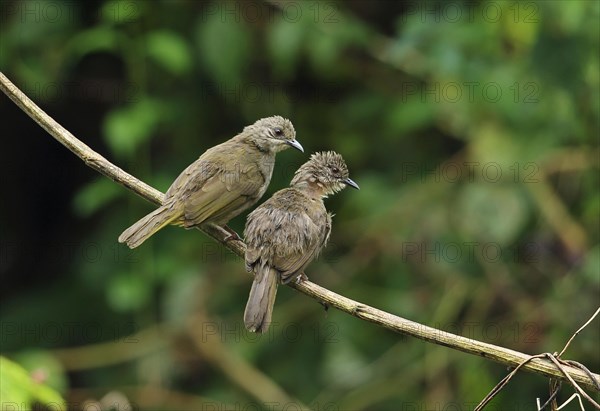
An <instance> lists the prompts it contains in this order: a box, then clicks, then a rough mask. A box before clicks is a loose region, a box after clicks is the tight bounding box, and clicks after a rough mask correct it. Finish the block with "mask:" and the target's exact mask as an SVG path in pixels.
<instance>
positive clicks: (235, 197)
mask: <svg viewBox="0 0 600 411" xmlns="http://www.w3.org/2000/svg"><path fill="white" fill-rule="evenodd" d="M287 147H294V148H296V149H298V150H300V151H302V152H304V149H303V148H302V146H301V145H300V143H299V142H298V141H297V140H296V131H295V130H294V126H293V125H292V123H291V122H290V121H289V120H287V119H285V118H283V117H280V116H273V117H267V118H262V119H260V120H258V121H257V122H256V123H254V124H252V125H250V126H247V127H245V128H244V130H243V131H242V132H241V133H240V134H238V135H237V136H235V137H233V138H232V139H230V140H228V141H226V142H224V143H222V144H219V145H217V146H215V147H212V148H210V149H208V150H207V151H206V152H205V153H204V154H202V155H201V156H200V158H198V160H196V161H194V162H193V163H192V164H191V165H189V166H188V167H187V168H186V169H185V170H183V172H182V173H181V174H180V175H179V177H177V179H176V180H175V181H174V182H173V184H171V187H169V190H168V191H167V193H166V194H165V201H164V203H163V205H162V206H161V207H159V208H158V209H156V210H155V211H153V212H151V213H150V214H148V215H147V216H145V217H144V218H142V219H141V220H139V221H138V222H137V223H135V224H133V225H132V226H131V227H129V228H128V229H127V230H125V231H123V234H121V235H120V236H119V242H120V243H126V244H127V245H128V246H129V247H130V248H135V247H137V246H139V245H140V244H142V243H143V242H144V241H146V240H147V239H148V238H149V237H150V236H151V235H153V234H154V233H156V232H157V231H158V230H160V229H161V228H163V227H164V226H166V225H168V224H175V225H178V226H183V227H185V228H191V227H195V226H198V225H201V224H205V223H214V224H218V225H220V226H223V228H224V229H226V230H227V231H228V232H229V233H230V234H231V236H230V237H228V238H239V237H237V234H236V233H235V232H234V231H233V230H231V229H230V228H229V227H227V226H226V224H227V222H228V221H229V220H231V219H232V218H234V217H235V216H237V215H239V214H240V213H241V212H242V211H244V210H246V209H247V208H249V207H251V206H252V205H254V204H255V203H256V202H257V201H258V200H259V199H260V198H261V197H262V195H263V194H264V193H265V191H266V190H267V187H268V185H269V182H270V181H271V176H272V175H273V167H274V165H275V154H276V153H277V152H279V151H281V150H284V149H286V148H287Z"/></svg>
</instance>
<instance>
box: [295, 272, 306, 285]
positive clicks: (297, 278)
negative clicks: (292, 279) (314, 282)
mask: <svg viewBox="0 0 600 411" xmlns="http://www.w3.org/2000/svg"><path fill="white" fill-rule="evenodd" d="M302 281H308V276H307V275H306V274H304V271H302V272H301V273H300V274H299V275H298V277H296V284H300V283H301V282H302Z"/></svg>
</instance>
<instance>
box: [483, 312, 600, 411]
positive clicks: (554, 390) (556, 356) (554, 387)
mask: <svg viewBox="0 0 600 411" xmlns="http://www.w3.org/2000/svg"><path fill="white" fill-rule="evenodd" d="M599 312H600V308H598V309H597V310H596V312H595V313H594V314H593V315H592V316H591V317H590V318H589V320H587V321H586V322H585V324H583V325H582V326H581V327H579V329H578V330H577V331H575V333H574V334H573V335H572V336H571V338H569V341H567V343H566V344H565V346H564V348H563V349H562V350H561V352H560V353H553V354H551V353H543V354H537V355H532V356H531V357H529V358H528V359H526V360H524V361H523V362H521V363H520V364H519V365H518V366H517V367H516V368H515V369H514V370H513V371H512V372H511V373H510V374H508V375H507V376H506V377H504V378H503V379H502V380H501V381H500V382H499V383H498V384H496V386H495V387H494V388H492V390H491V391H490V392H489V393H488V395H486V396H485V398H483V400H481V402H480V403H479V404H478V405H477V407H476V408H475V411H481V410H483V409H484V408H485V406H486V405H487V404H489V402H490V401H491V400H492V399H493V398H494V397H495V396H496V395H497V394H498V393H499V392H500V391H502V389H503V388H504V387H505V386H506V384H508V382H509V381H510V380H511V379H512V378H513V377H514V376H515V374H516V373H517V371H518V370H519V369H520V368H521V367H523V366H525V364H527V363H528V362H529V361H531V360H533V359H535V358H547V359H548V360H550V361H551V362H552V363H553V364H554V366H555V367H556V369H557V370H559V371H560V372H561V373H562V375H563V376H564V377H565V379H566V380H567V381H568V382H569V383H570V384H571V385H572V386H573V388H574V389H575V391H576V392H577V393H578V394H579V395H580V396H582V397H583V398H585V399H586V400H588V401H589V402H590V404H592V405H593V406H594V407H596V408H597V409H599V410H600V404H598V403H597V402H596V401H594V400H593V399H592V397H590V396H589V395H588V394H587V393H586V392H585V391H584V390H583V389H582V388H581V387H580V386H579V384H577V383H576V382H575V381H574V380H573V378H572V377H571V375H570V374H569V372H568V371H567V370H566V369H565V366H566V365H567V366H571V367H577V368H579V369H580V370H582V371H583V372H585V373H586V375H588V376H589V377H590V379H591V380H592V382H593V386H594V388H595V389H596V390H600V379H598V378H597V377H596V376H595V375H594V374H592V372H591V371H590V370H588V369H587V368H586V367H585V366H583V365H582V364H580V363H578V362H576V361H570V360H562V359H560V356H561V355H562V354H563V353H564V352H565V350H566V349H567V347H568V346H569V344H570V343H571V341H573V339H574V338H575V337H576V336H577V335H578V334H579V333H580V332H581V331H582V330H583V329H584V328H585V327H587V326H588V325H589V324H590V323H591V322H592V321H593V320H594V318H596V316H597V315H598V313H599ZM550 386H551V388H550V398H548V400H547V401H546V402H545V403H544V405H542V406H541V407H539V408H538V409H539V410H543V409H544V408H546V407H547V406H548V404H550V402H552V401H553V400H554V399H555V398H556V396H557V395H558V392H559V391H560V384H553V383H552V380H551V384H550Z"/></svg>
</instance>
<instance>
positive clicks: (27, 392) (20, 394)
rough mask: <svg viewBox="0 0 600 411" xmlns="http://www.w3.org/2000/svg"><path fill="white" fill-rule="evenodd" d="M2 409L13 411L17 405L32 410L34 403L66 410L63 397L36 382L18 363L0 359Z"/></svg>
mask: <svg viewBox="0 0 600 411" xmlns="http://www.w3.org/2000/svg"><path fill="white" fill-rule="evenodd" d="M0 381H2V383H1V384H0V398H1V400H0V408H1V409H3V410H4V409H12V408H11V407H13V406H14V405H15V404H18V405H19V406H20V407H25V409H31V408H32V406H33V404H34V403H41V404H43V405H47V406H48V407H51V408H52V409H56V410H65V409H66V402H65V400H64V399H63V398H62V396H61V395H60V394H59V393H58V392H57V391H55V390H54V389H53V388H50V387H49V386H47V385H46V384H43V383H40V382H37V381H35V380H34V379H33V378H32V377H31V375H30V373H29V372H28V371H27V370H26V369H25V368H23V367H21V366H20V365H19V364H17V363H16V362H13V361H11V360H9V359H7V358H5V357H0Z"/></svg>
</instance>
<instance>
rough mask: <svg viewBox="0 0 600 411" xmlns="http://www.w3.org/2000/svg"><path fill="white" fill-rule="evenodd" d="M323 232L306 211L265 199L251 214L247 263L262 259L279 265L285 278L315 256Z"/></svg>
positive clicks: (248, 264)
mask: <svg viewBox="0 0 600 411" xmlns="http://www.w3.org/2000/svg"><path fill="white" fill-rule="evenodd" d="M269 202H270V200H269ZM324 236H325V233H324V232H323V230H322V229H319V227H318V225H317V224H315V222H314V221H313V220H312V219H311V218H310V217H309V216H308V215H307V214H306V213H305V212H298V210H288V209H282V208H272V207H269V204H267V203H265V205H263V206H261V207H260V208H258V209H256V210H255V211H254V212H252V213H251V214H250V216H249V217H248V224H247V226H246V239H247V247H248V248H247V250H246V267H247V268H251V267H252V266H253V265H254V264H255V263H256V262H257V261H258V260H259V259H261V260H262V261H263V263H266V264H268V265H269V266H271V267H274V268H275V269H277V270H278V271H279V272H280V273H281V275H282V281H284V282H285V281H286V280H288V279H289V278H291V277H293V276H294V274H296V273H299V271H300V270H302V269H304V267H305V266H306V265H307V264H308V263H309V262H310V261H311V260H312V259H313V258H314V257H315V255H316V254H317V253H318V251H319V250H320V248H321V245H322V244H323V240H324Z"/></svg>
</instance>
